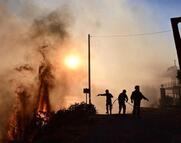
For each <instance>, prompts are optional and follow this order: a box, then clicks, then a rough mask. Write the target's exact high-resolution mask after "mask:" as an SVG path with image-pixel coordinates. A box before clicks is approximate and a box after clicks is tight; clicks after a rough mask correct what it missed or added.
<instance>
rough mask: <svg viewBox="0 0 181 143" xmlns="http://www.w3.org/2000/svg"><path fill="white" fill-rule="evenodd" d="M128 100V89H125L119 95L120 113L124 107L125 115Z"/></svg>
mask: <svg viewBox="0 0 181 143" xmlns="http://www.w3.org/2000/svg"><path fill="white" fill-rule="evenodd" d="M125 102H128V96H127V95H126V90H125V89H124V90H123V91H122V92H121V93H120V94H119V96H118V103H119V114H121V110H122V109H123V115H125V114H126V104H125Z"/></svg>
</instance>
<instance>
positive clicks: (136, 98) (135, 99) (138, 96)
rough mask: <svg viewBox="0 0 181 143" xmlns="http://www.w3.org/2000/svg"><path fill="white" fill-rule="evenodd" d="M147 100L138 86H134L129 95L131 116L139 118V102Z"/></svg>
mask: <svg viewBox="0 0 181 143" xmlns="http://www.w3.org/2000/svg"><path fill="white" fill-rule="evenodd" d="M142 99H144V100H147V101H149V100H148V98H146V97H145V96H144V95H143V94H142V93H141V92H140V87H139V86H138V85H136V86H135V90H134V91H133V92H132V94H131V103H133V116H137V117H140V105H141V100H142Z"/></svg>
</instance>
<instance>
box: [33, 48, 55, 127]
mask: <svg viewBox="0 0 181 143" xmlns="http://www.w3.org/2000/svg"><path fill="white" fill-rule="evenodd" d="M44 48H46V46H42V49H44ZM42 49H40V53H41V55H42V56H43V62H42V64H41V65H40V67H39V89H38V100H37V109H36V118H39V119H42V122H43V124H46V123H47V122H48V119H49V116H50V111H51V106H50V100H49V90H50V89H51V88H52V87H53V79H54V76H53V74H52V72H51V68H52V66H51V64H50V63H49V61H48V60H47V58H46V56H45V53H44V52H43V50H42Z"/></svg>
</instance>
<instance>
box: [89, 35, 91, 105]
mask: <svg viewBox="0 0 181 143" xmlns="http://www.w3.org/2000/svg"><path fill="white" fill-rule="evenodd" d="M90 52H91V51H90V34H88V86H89V104H91V62H90V60H91V56H90V54H91V53H90Z"/></svg>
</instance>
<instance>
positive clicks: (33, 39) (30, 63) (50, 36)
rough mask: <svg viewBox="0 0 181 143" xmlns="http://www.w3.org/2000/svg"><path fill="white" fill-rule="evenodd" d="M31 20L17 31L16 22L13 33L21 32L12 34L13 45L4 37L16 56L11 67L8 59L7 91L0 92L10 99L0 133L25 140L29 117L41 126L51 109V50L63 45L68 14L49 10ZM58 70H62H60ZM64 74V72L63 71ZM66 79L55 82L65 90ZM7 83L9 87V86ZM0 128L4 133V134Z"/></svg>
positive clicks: (30, 120) (53, 78) (13, 138)
mask: <svg viewBox="0 0 181 143" xmlns="http://www.w3.org/2000/svg"><path fill="white" fill-rule="evenodd" d="M32 20H33V21H32V22H33V23H32V24H29V25H28V26H27V27H26V29H24V30H23V31H21V27H23V26H22V25H18V23H17V25H18V28H17V30H16V31H15V35H18V34H22V35H23V36H19V37H20V38H19V37H18V36H12V37H13V38H15V37H18V38H17V39H16V38H15V41H16V42H15V43H13V44H12V45H13V46H12V45H11V44H9V43H10V42H9V41H11V38H9V37H8V38H9V41H8V42H7V45H6V48H7V49H8V47H13V48H14V47H15V50H14V51H15V52H16V53H15V54H17V55H16V56H17V57H16V58H17V59H16V60H14V61H13V62H15V63H13V64H14V65H13V68H12V65H11V64H9V63H8V65H9V67H8V69H7V70H8V71H10V72H9V73H8V74H5V75H8V76H7V77H6V80H7V82H8V85H9V86H5V87H6V88H7V91H10V92H8V95H7V93H4V94H5V95H6V97H7V96H9V97H11V98H12V100H11V102H9V103H11V105H10V106H9V109H7V110H9V111H8V113H7V112H6V113H5V112H4V113H5V114H7V117H6V119H8V123H7V121H4V123H7V124H8V125H7V126H8V127H7V128H6V129H4V131H3V135H2V136H5V138H8V140H9V141H22V142H28V141H27V138H28V137H27V136H28V135H27V134H29V132H30V130H31V125H32V121H33V122H34V123H35V125H38V126H39V127H42V126H43V125H45V124H47V122H48V120H49V119H50V113H51V111H52V109H51V105H50V99H49V98H50V97H49V96H50V92H51V90H52V89H53V87H54V85H55V84H54V80H55V79H57V77H56V78H55V75H58V74H59V73H58V74H55V70H54V68H53V65H52V63H54V65H56V64H55V63H56V61H55V59H54V57H53V56H52V55H51V54H52V53H53V54H54V53H57V49H58V48H60V47H61V48H62V47H63V48H64V47H65V46H64V45H63V44H64V40H66V39H68V38H67V37H68V32H67V26H68V25H69V15H68V13H66V10H65V9H63V11H53V12H51V13H47V15H45V14H42V15H41V16H38V17H35V19H32ZM15 21H16V18H15ZM20 23H21V22H20ZM27 23H30V21H27ZM10 24H12V23H10ZM13 24H14V23H13ZM14 29H16V28H14ZM18 30H20V31H18ZM10 35H12V34H10ZM8 38H7V39H8ZM5 39H6V38H5ZM45 43H46V45H45ZM42 45H43V46H42ZM37 47H38V48H37ZM25 48H27V49H25ZM37 50H38V52H37ZM62 51H63V50H62ZM10 53H11V52H10ZM12 53H13V51H12ZM50 55H51V56H50ZM52 61H53V62H52ZM17 65H18V66H17ZM14 66H15V67H14ZM12 69H13V70H12ZM5 72H6V71H5ZM62 73H63V74H64V71H62ZM64 75H65V76H66V74H64ZM61 76H62V75H61ZM58 80H59V79H57V80H56V81H58ZM66 82H67V81H66V78H65V79H63V80H61V81H60V82H59V81H58V84H59V83H60V84H59V85H62V89H60V91H65V90H66V89H65V88H64V87H66ZM58 84H57V85H58ZM11 86H12V87H13V90H11V89H10V88H11ZM62 99H63V97H62ZM8 101H9V100H8ZM62 104H63V103H62ZM4 128H5V127H4ZM4 132H6V133H7V134H6V135H4V134H5V133H4ZM5 140H6V139H5Z"/></svg>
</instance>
